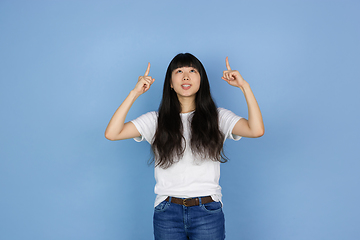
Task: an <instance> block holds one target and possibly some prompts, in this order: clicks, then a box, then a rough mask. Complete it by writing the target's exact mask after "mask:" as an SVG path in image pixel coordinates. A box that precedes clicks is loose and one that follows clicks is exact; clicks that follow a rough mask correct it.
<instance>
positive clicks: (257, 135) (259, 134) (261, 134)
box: [254, 128, 265, 138]
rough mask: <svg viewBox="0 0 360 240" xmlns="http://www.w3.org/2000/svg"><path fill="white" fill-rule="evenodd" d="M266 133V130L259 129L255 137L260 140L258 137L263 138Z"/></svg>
mask: <svg viewBox="0 0 360 240" xmlns="http://www.w3.org/2000/svg"><path fill="white" fill-rule="evenodd" d="M264 133H265V128H261V129H258V130H257V131H256V132H255V133H254V137H255V138H258V137H262V136H263V135H264Z"/></svg>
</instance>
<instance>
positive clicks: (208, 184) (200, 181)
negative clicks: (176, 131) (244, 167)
mask: <svg viewBox="0 0 360 240" xmlns="http://www.w3.org/2000/svg"><path fill="white" fill-rule="evenodd" d="M192 113H193V112H190V113H180V116H181V120H182V124H183V129H184V133H183V136H184V138H185V141H186V147H185V152H184V155H183V157H182V158H181V159H180V160H179V161H178V162H176V163H174V164H173V165H171V166H170V167H169V168H166V169H163V168H161V167H155V180H156V185H155V190H154V191H155V194H157V197H156V200H155V204H154V206H157V205H158V204H159V203H161V202H162V201H164V200H165V199H166V198H167V197H168V196H172V197H178V198H192V197H201V196H209V195H210V196H211V197H212V199H213V200H214V201H221V197H222V194H221V187H220V185H219V179H220V162H215V161H212V160H201V159H199V158H198V157H197V156H194V155H193V154H192V152H191V148H190V147H188V146H190V130H191V122H190V121H189V117H190V116H191V115H192ZM218 113H219V127H220V131H221V132H222V133H223V134H224V135H225V139H226V138H230V139H233V140H239V139H240V138H241V137H240V136H237V135H234V134H232V133H231V132H232V129H233V127H234V126H235V124H236V123H237V121H238V120H239V119H241V117H239V116H237V115H235V114H234V113H233V112H231V111H229V110H226V109H224V108H218ZM157 118H158V115H157V112H148V113H146V114H143V115H141V116H140V117H138V118H136V119H135V120H132V121H131V122H132V123H134V125H135V126H136V128H137V130H138V131H139V133H140V134H141V137H139V138H134V139H135V141H137V142H140V141H143V140H146V141H147V142H149V143H150V144H152V142H153V137H154V135H155V132H156V128H157Z"/></svg>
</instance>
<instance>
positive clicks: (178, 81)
mask: <svg viewBox="0 0 360 240" xmlns="http://www.w3.org/2000/svg"><path fill="white" fill-rule="evenodd" d="M200 80H201V77H200V73H199V71H198V70H197V69H196V68H194V67H181V68H176V69H175V70H174V71H173V72H172V74H171V88H173V89H174V91H175V92H176V93H177V95H178V98H179V99H180V98H195V96H196V93H197V91H198V90H199V88H200Z"/></svg>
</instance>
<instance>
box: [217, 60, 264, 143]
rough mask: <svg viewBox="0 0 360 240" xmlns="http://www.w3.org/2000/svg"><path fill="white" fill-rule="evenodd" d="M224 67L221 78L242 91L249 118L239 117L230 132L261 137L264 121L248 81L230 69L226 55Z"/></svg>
mask: <svg viewBox="0 0 360 240" xmlns="http://www.w3.org/2000/svg"><path fill="white" fill-rule="evenodd" d="M226 68H227V70H226V71H224V72H223V76H222V79H223V80H225V81H227V82H228V83H229V84H230V85H232V86H235V87H238V88H240V89H241V91H242V92H243V93H244V96H245V99H246V103H247V106H248V113H249V114H248V117H249V119H248V120H246V119H245V118H242V119H240V120H239V121H238V122H237V123H236V124H235V126H234V128H233V130H232V133H233V134H235V135H239V136H243V137H252V138H255V137H261V136H262V135H264V132H265V127H264V122H263V119H262V116H261V111H260V108H259V105H258V103H257V101H256V98H255V96H254V93H253V92H252V90H251V88H250V85H249V83H248V82H246V81H245V80H244V79H243V78H242V76H241V74H240V73H239V72H238V71H236V70H231V68H230V64H229V59H228V57H226Z"/></svg>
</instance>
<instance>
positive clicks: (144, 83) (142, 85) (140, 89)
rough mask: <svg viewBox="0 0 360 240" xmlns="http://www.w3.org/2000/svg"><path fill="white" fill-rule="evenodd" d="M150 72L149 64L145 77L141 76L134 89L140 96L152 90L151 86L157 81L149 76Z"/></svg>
mask: <svg viewBox="0 0 360 240" xmlns="http://www.w3.org/2000/svg"><path fill="white" fill-rule="evenodd" d="M149 72H150V63H148V66H147V69H146V72H145V74H144V76H139V79H138V82H137V84H136V86H135V88H134V91H135V92H136V93H138V94H139V95H141V94H143V93H144V92H146V91H147V90H149V89H150V86H151V84H153V83H154V81H155V79H154V78H152V77H150V76H148V75H149Z"/></svg>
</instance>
